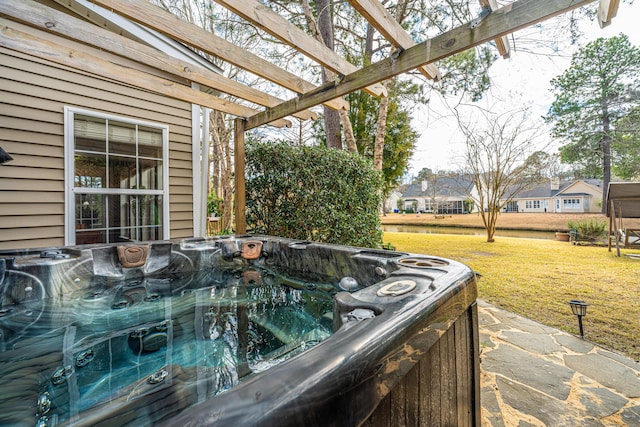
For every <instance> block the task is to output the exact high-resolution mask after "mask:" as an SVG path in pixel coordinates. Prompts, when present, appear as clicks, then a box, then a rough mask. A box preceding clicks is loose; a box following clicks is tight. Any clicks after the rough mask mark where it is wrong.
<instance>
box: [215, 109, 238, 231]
mask: <svg viewBox="0 0 640 427" xmlns="http://www.w3.org/2000/svg"><path fill="white" fill-rule="evenodd" d="M211 117H212V119H211V121H212V123H213V126H211V128H210V131H211V136H212V139H213V143H214V146H217V147H218V148H217V150H218V152H219V153H220V156H219V162H218V164H217V167H218V168H219V171H218V170H214V173H215V174H216V175H217V174H219V176H220V189H219V191H220V193H219V195H220V196H221V197H222V226H223V227H224V228H225V230H228V229H230V228H231V220H232V214H233V185H232V183H231V147H230V145H229V144H230V133H229V129H227V124H226V123H225V120H224V114H223V113H221V112H219V111H215V110H213V111H212V112H211Z"/></svg>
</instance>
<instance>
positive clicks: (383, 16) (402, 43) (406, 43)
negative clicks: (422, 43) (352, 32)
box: [349, 0, 442, 81]
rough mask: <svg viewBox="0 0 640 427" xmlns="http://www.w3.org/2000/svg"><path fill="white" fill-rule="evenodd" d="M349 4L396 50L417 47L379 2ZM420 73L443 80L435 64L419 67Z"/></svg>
mask: <svg viewBox="0 0 640 427" xmlns="http://www.w3.org/2000/svg"><path fill="white" fill-rule="evenodd" d="M349 3H350V4H351V6H352V7H353V8H354V9H355V10H357V11H358V12H359V13H360V15H362V16H363V17H364V18H365V19H366V20H367V21H369V24H371V25H372V26H373V27H374V28H375V29H376V30H378V32H379V33H380V34H382V36H383V37H384V38H385V39H387V40H388V41H389V42H391V44H393V46H395V47H396V48H400V49H409V48H410V47H412V46H415V45H416V42H415V41H414V40H413V39H412V38H411V36H410V35H409V34H408V33H407V32H406V31H405V29H404V28H402V25H400V23H399V22H398V21H396V19H395V18H394V17H393V16H392V15H391V14H390V13H389V12H388V11H387V9H385V7H384V6H383V5H382V4H381V3H380V2H379V1H378V0H349ZM418 71H420V73H422V75H424V76H425V77H426V78H428V79H431V80H436V81H438V80H440V79H441V78H442V75H441V74H440V70H438V67H436V66H435V65H433V64H427V65H423V66H421V67H418Z"/></svg>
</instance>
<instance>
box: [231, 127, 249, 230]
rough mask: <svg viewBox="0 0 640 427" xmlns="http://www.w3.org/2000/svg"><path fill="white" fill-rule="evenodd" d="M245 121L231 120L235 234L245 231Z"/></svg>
mask: <svg viewBox="0 0 640 427" xmlns="http://www.w3.org/2000/svg"><path fill="white" fill-rule="evenodd" d="M246 125H247V121H246V120H245V119H242V118H236V119H234V121H233V148H234V154H233V169H234V172H235V184H236V200H235V204H234V210H235V216H236V234H244V233H246V232H247V212H246V203H245V200H246V192H245V180H244V132H245V128H246Z"/></svg>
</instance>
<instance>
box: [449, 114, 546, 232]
mask: <svg viewBox="0 0 640 427" xmlns="http://www.w3.org/2000/svg"><path fill="white" fill-rule="evenodd" d="M476 113H477V114H473V119H474V122H473V123H471V122H470V121H469V120H467V121H464V120H462V119H461V118H460V116H458V124H459V127H460V130H461V131H462V132H463V134H464V135H465V137H466V141H465V144H466V153H465V155H464V165H463V170H462V175H463V176H466V177H468V178H469V179H471V181H472V182H473V184H474V187H475V188H474V189H472V190H471V191H470V192H469V197H470V198H471V199H472V200H473V201H474V202H475V203H476V205H477V207H478V209H479V211H480V216H481V217H482V222H483V224H484V227H485V229H486V230H487V242H493V241H494V237H493V236H494V234H495V230H496V221H497V220H498V214H499V213H500V210H501V209H502V208H504V207H505V206H506V205H507V204H508V203H509V202H510V201H511V200H513V197H514V196H515V195H517V194H518V193H520V192H521V191H523V190H525V189H526V188H527V187H529V186H530V185H531V184H532V183H533V182H534V181H535V178H534V177H535V176H536V174H533V173H531V169H532V168H533V167H535V162H531V161H530V159H532V158H533V157H532V156H530V155H529V154H530V153H532V152H534V151H536V150H535V146H536V140H537V138H538V137H539V136H541V134H542V133H541V131H540V128H541V126H539V125H536V123H534V121H533V120H531V119H530V117H529V114H528V110H526V109H525V110H517V111H510V112H506V113H503V114H500V115H493V114H491V113H489V112H487V111H485V110H476Z"/></svg>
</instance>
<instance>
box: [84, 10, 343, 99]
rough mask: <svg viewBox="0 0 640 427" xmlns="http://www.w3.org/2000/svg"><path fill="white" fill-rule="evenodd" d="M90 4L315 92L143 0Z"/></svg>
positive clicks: (297, 79) (288, 85) (294, 87)
mask: <svg viewBox="0 0 640 427" xmlns="http://www.w3.org/2000/svg"><path fill="white" fill-rule="evenodd" d="M92 2H93V3H95V4H98V5H100V6H102V7H105V8H107V9H110V10H112V11H113V12H115V13H117V14H119V15H122V16H124V17H126V18H128V19H130V20H132V21H134V22H138V23H139V24H141V25H144V26H146V27H148V28H151V29H154V30H156V31H158V32H159V33H162V34H164V35H166V36H168V37H171V38H173V39H174V40H177V41H180V42H182V43H185V44H187V45H189V46H192V47H194V48H195V49H198V50H201V51H203V52H206V53H208V54H210V55H214V56H217V57H219V58H221V59H223V60H224V61H226V62H229V63H231V64H233V65H236V66H237V67H240V68H242V69H244V70H247V71H250V72H251V73H253V74H255V75H257V76H260V77H262V78H264V79H266V80H269V81H271V82H273V83H276V84H278V85H280V86H282V87H285V88H287V89H289V90H291V91H293V92H296V93H298V94H304V93H306V92H309V91H312V90H314V89H316V86H315V85H314V84H312V83H309V82H307V81H306V80H304V79H302V78H300V77H298V76H296V75H295V74H293V73H290V72H288V71H286V70H283V69H281V68H279V67H277V66H276V65H274V64H272V63H270V62H269V61H267V60H264V59H262V58H260V57H258V56H256V55H253V54H252V53H250V52H247V51H246V50H244V49H242V48H240V47H238V46H236V45H234V44H233V43H230V42H228V41H226V40H225V39H223V38H222V37H218V36H216V35H215V34H213V33H211V32H209V31H206V30H204V29H202V28H200V27H198V26H196V25H194V24H191V23H189V22H186V21H183V20H181V19H180V18H178V17H176V16H174V15H172V14H171V13H169V12H167V11H165V10H163V9H161V8H159V7H157V6H155V5H153V4H151V3H149V2H146V1H144V0H92ZM321 103H322V104H326V105H327V106H329V107H331V108H334V109H348V103H347V102H346V101H344V100H343V99H326V100H324V101H322V102H321ZM305 109H306V108H305Z"/></svg>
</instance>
